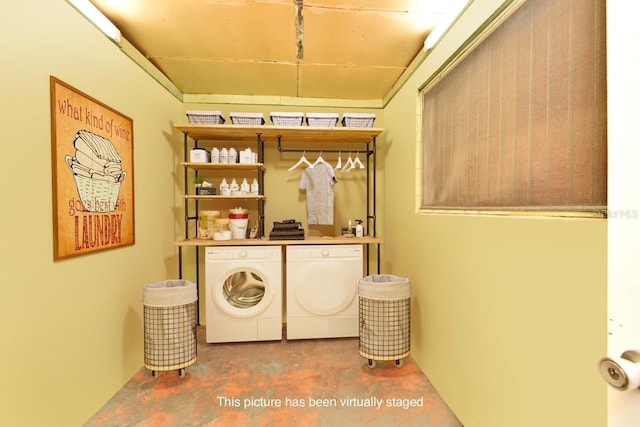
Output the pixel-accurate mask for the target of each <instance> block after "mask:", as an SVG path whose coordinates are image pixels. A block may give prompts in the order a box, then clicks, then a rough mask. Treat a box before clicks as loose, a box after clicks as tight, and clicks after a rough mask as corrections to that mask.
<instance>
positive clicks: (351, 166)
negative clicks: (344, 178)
mask: <svg viewBox="0 0 640 427" xmlns="http://www.w3.org/2000/svg"><path fill="white" fill-rule="evenodd" d="M355 167H356V165H355V164H354V163H353V159H352V158H351V151H349V158H348V159H347V161H346V162H345V164H344V166H343V167H342V171H343V172H344V171H347V172H348V171H350V170H351V169H354V168H355Z"/></svg>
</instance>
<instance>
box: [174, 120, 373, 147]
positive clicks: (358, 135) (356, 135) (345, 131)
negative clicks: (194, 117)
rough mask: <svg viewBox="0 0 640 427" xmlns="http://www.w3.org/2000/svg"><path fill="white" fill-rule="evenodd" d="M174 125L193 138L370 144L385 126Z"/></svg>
mask: <svg viewBox="0 0 640 427" xmlns="http://www.w3.org/2000/svg"><path fill="white" fill-rule="evenodd" d="M173 127H174V128H175V129H177V130H179V131H181V132H183V133H186V134H187V135H188V136H189V137H191V138H193V139H198V140H199V139H216V140H226V141H257V139H258V135H260V136H261V138H262V140H264V141H265V142H277V141H278V136H281V137H282V138H286V139H287V141H289V142H323V143H325V142H340V143H367V142H371V141H372V139H373V138H374V137H377V136H378V135H380V134H381V133H382V132H383V130H384V129H382V128H348V127H340V126H336V127H315V126H268V125H264V126H241V125H194V124H174V125H173Z"/></svg>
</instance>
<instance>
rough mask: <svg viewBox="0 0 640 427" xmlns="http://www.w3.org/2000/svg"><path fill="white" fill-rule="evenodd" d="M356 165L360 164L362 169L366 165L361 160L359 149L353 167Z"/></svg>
mask: <svg viewBox="0 0 640 427" xmlns="http://www.w3.org/2000/svg"><path fill="white" fill-rule="evenodd" d="M356 166H358V167H359V168H360V169H364V165H363V164H362V162H361V161H360V152H359V151H358V153H357V154H356V159H355V160H354V161H353V167H354V168H355V167H356Z"/></svg>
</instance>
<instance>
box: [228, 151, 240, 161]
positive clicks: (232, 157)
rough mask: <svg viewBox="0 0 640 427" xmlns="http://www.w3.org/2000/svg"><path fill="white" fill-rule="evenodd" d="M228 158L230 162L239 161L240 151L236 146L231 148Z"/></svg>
mask: <svg viewBox="0 0 640 427" xmlns="http://www.w3.org/2000/svg"><path fill="white" fill-rule="evenodd" d="M227 160H228V162H229V163H238V152H237V151H236V149H235V148H229V157H228V158H227Z"/></svg>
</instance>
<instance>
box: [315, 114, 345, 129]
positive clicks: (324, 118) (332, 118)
mask: <svg viewBox="0 0 640 427" xmlns="http://www.w3.org/2000/svg"><path fill="white" fill-rule="evenodd" d="M338 118H339V116H338V113H307V125H309V126H316V127H327V128H329V127H335V126H336V125H337V124H338Z"/></svg>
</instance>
